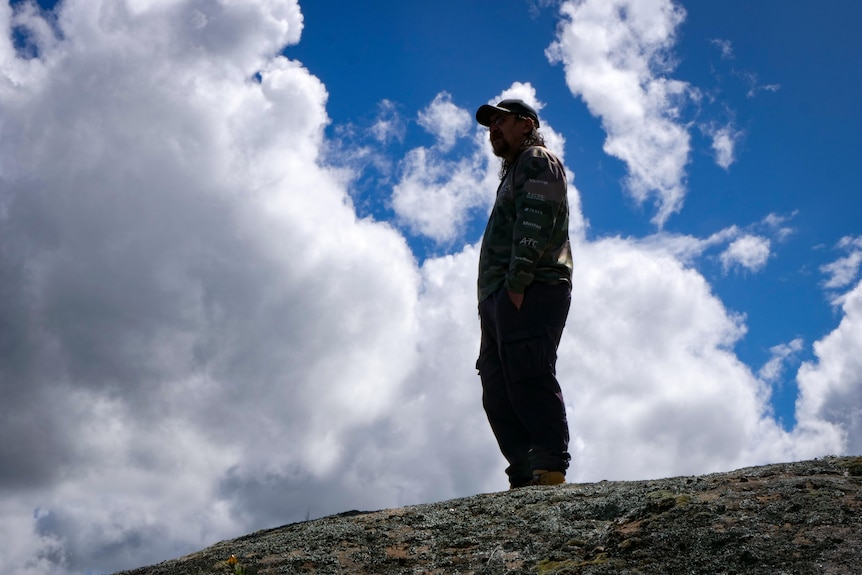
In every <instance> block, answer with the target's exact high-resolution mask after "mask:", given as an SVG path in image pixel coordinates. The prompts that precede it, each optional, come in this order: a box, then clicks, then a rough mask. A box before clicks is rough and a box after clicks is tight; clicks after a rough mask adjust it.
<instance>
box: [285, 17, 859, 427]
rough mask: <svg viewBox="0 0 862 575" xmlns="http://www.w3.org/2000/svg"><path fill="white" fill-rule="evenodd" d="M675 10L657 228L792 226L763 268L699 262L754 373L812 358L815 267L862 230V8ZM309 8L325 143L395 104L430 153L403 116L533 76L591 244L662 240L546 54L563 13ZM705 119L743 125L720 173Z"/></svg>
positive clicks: (308, 57) (831, 322)
mask: <svg viewBox="0 0 862 575" xmlns="http://www.w3.org/2000/svg"><path fill="white" fill-rule="evenodd" d="M679 6H682V7H683V8H684V9H685V20H684V21H683V22H682V23H681V24H680V25H679V27H678V29H677V31H676V41H675V42H674V43H673V44H672V45H671V46H670V47H669V48H668V50H667V52H666V57H667V58H668V60H669V61H670V62H671V63H672V67H671V68H670V69H668V70H667V71H666V72H665V76H666V77H668V78H672V79H676V80H681V81H683V82H686V83H688V84H690V86H691V87H692V88H693V89H694V90H697V92H698V94H699V95H698V100H697V101H694V99H693V98H687V99H685V100H684V101H683V102H682V106H681V107H682V110H681V117H680V122H681V123H683V124H690V125H691V127H690V130H689V132H690V134H691V137H692V142H691V147H692V149H691V152H690V154H689V156H688V161H687V163H686V169H685V179H684V185H685V188H686V192H687V193H686V196H685V201H684V205H683V207H682V209H681V210H680V211H679V213H677V214H674V215H673V216H672V217H671V218H669V220H668V221H667V223H666V224H665V225H664V226H663V231H665V232H667V233H671V234H684V235H693V236H697V237H701V238H704V237H708V236H710V235H711V234H713V233H716V232H718V231H720V230H722V229H725V228H728V227H730V226H733V225H736V226H739V227H749V226H757V224H758V223H759V222H761V221H762V220H763V219H764V218H765V217H767V216H768V215H770V214H774V215H777V216H780V217H783V218H787V219H788V226H789V228H791V229H792V233H791V234H789V235H788V236H787V237H786V238H785V239H784V240H783V241H782V242H781V243H780V244H777V245H774V246H773V248H772V251H771V252H770V256H769V260H768V263H767V264H766V265H765V266H764V267H763V269H761V270H758V271H757V272H756V273H755V272H751V271H750V270H746V269H732V270H725V269H723V267H722V265H721V263H720V262H719V261H717V256H718V253H709V254H706V257H704V258H702V259H700V260H699V261H697V262H695V264H694V265H695V267H696V268H697V269H698V270H700V271H701V272H702V273H703V274H704V275H705V276H706V277H707V278H708V280H709V281H710V283H711V285H712V287H713V289H714V290H715V292H716V294H717V295H718V296H719V297H720V298H721V299H722V301H724V302H725V304H726V305H727V306H728V307H729V308H730V309H732V310H734V311H736V312H739V313H744V314H745V316H746V318H747V319H746V324H747V326H748V333H747V335H746V336H745V337H744V338H742V339H741V340H740V341H739V342H738V343H737V345H736V347H735V350H736V352H737V353H738V354H739V356H740V357H741V358H742V359H743V360H744V361H746V362H747V363H749V364H750V365H751V366H752V367H754V368H757V367H758V366H760V365H762V364H764V363H766V362H767V361H768V360H769V358H770V357H771V353H770V349H771V348H772V347H774V346H776V345H780V344H784V343H786V342H789V341H792V340H794V339H796V338H802V339H803V341H804V342H805V343H806V344H807V345H806V346H805V349H804V350H800V352H799V353H798V354H796V356H795V358H794V361H795V362H797V364H798V362H799V361H802V360H805V359H810V358H811V357H812V352H811V349H810V344H811V343H812V342H813V341H814V340H815V339H817V338H819V337H820V336H821V335H823V334H825V333H827V332H828V331H830V330H831V329H832V328H834V326H835V325H836V322H837V321H838V319H839V317H838V316H837V315H836V313H835V312H834V310H833V309H832V306H831V305H830V304H829V302H828V300H827V298H826V296H825V295H824V290H823V289H822V282H823V277H822V274H821V273H820V272H819V271H818V270H819V268H820V266H822V265H824V264H826V263H828V262H831V261H833V260H835V259H836V253H840V252H836V251H835V249H834V248H835V246H836V244H837V243H838V242H839V241H840V240H841V238H842V237H845V236H856V235H858V233H859V224H858V217H857V216H856V214H858V213H859V209H860V206H859V203H860V201H862V200H860V199H859V197H858V195H857V194H854V193H852V190H853V186H854V182H853V180H852V179H851V178H853V176H852V175H851V166H852V165H853V162H852V160H851V156H852V155H855V153H856V151H857V150H859V148H860V133H862V131H860V111H859V108H858V105H857V102H858V101H859V98H860V95H862V84H860V82H862V80H860V76H859V74H857V73H855V71H854V66H855V65H854V63H853V58H852V56H851V55H852V54H858V53H859V52H860V49H862V41H860V40H859V37H858V34H857V33H856V31H855V29H854V28H853V26H852V25H849V24H847V22H850V21H853V15H854V14H855V15H859V12H860V11H862V8H860V7H859V6H858V5H857V4H856V3H852V2H840V3H838V6H837V9H829V10H826V9H823V8H822V7H817V6H814V5H812V4H810V3H803V2H797V3H793V2H791V3H787V2H778V1H775V2H757V3H754V4H752V3H751V2H743V1H739V2H726V3H722V4H720V5H716V4H711V3H707V4H697V5H690V4H688V3H686V4H679ZM333 13H335V14H338V15H339V16H338V17H337V18H332V17H331V15H332V14H333ZM303 14H304V16H305V21H304V23H305V33H304V39H303V41H302V42H300V43H299V44H298V45H297V46H292V47H290V48H288V49H287V50H285V54H286V55H287V56H288V57H291V58H296V59H298V60H300V61H301V62H303V64H305V65H306V66H308V67H309V69H311V70H314V71H315V73H316V74H317V75H318V77H320V78H321V79H322V80H323V81H324V83H325V84H326V85H327V88H328V89H329V92H330V96H329V101H328V105H327V111H328V113H329V115H330V117H331V118H332V124H331V125H330V127H329V131H330V133H333V132H335V131H337V129H338V127H340V126H342V125H345V124H359V125H362V124H363V122H364V123H366V124H368V123H371V122H373V121H375V119H376V114H375V112H376V106H377V105H378V103H379V102H380V101H381V100H383V99H386V100H389V101H391V102H392V103H393V104H394V105H395V109H396V110H397V111H398V113H399V114H401V115H403V116H404V123H405V125H404V134H403V141H402V142H398V143H399V144H402V145H403V147H406V148H409V147H412V146H416V145H427V144H428V142H429V140H430V137H429V135H428V134H427V133H426V132H425V131H424V130H423V129H422V128H421V127H420V126H418V125H416V123H415V118H411V117H410V112H411V110H416V109H420V108H422V107H423V106H424V105H426V104H427V102H428V100H429V96H430V95H431V94H436V93H437V92H439V91H440V90H446V91H447V92H448V93H449V94H451V95H452V99H453V101H454V102H455V103H456V104H458V105H460V106H463V107H465V108H468V109H473V108H475V107H476V106H478V105H479V104H481V103H484V101H485V100H487V99H488V93H489V92H494V91H495V90H497V89H499V88H500V87H502V86H505V85H506V84H507V83H509V82H511V81H518V80H520V81H529V82H530V83H531V84H532V85H533V86H534V87H535V88H536V92H537V95H538V96H539V98H540V99H541V100H542V101H543V102H545V103H546V108H545V109H544V110H543V117H545V118H547V120H548V121H550V122H552V123H553V125H554V127H555V128H556V129H558V130H559V131H560V132H561V133H562V135H563V136H564V137H565V138H566V148H567V153H568V157H569V158H570V159H569V163H570V166H571V169H573V170H574V172H575V176H576V181H575V182H576V185H577V187H578V189H579V190H580V193H581V195H582V198H583V205H584V215H585V217H586V218H587V219H588V220H589V223H590V227H589V230H588V237H591V238H598V237H603V236H609V235H610V236H613V235H621V236H634V237H644V236H647V235H650V234H653V233H655V232H656V231H657V228H656V226H655V225H654V224H653V223H652V222H651V221H650V220H651V216H652V215H653V208H652V206H651V202H649V201H647V202H645V203H643V204H637V203H636V202H634V201H633V200H632V199H631V198H630V197H629V196H627V195H626V193H625V190H624V187H625V185H624V182H623V180H624V178H625V176H626V165H625V163H624V162H622V161H620V160H619V159H617V158H613V157H609V156H608V155H607V154H606V153H604V152H603V150H602V142H603V141H604V139H605V137H606V133H605V132H604V131H603V130H602V126H601V121H600V119H598V118H596V117H595V116H593V115H591V114H590V112H589V111H588V109H587V107H586V106H585V105H584V103H583V101H582V100H580V99H579V98H577V97H575V96H573V95H572V93H571V91H570V90H569V89H568V87H567V86H566V83H565V78H564V75H563V73H562V66H561V65H559V64H556V65H555V64H551V63H549V62H548V58H547V57H546V55H545V50H546V49H547V48H548V46H549V44H550V43H551V40H552V39H553V37H554V33H555V30H556V27H557V25H558V22H559V15H558V9H557V6H556V5H554V4H551V5H547V6H540V5H539V3H530V2H526V1H513V2H508V3H504V4H503V5H500V4H499V3H497V2H490V1H488V2H480V1H477V2H467V3H464V2H455V3H442V4H438V5H437V7H435V8H433V9H429V8H427V7H425V6H423V7H421V8H420V7H418V6H416V5H411V4H404V5H399V6H393V5H391V4H390V3H383V4H380V5H379V6H378V5H376V4H374V3H372V4H371V5H368V6H364V5H363V6H359V5H356V4H353V3H350V2H344V3H338V4H332V3H327V4H326V5H323V4H314V5H311V6H308V7H304V8H303ZM709 124H715V125H721V126H730V127H731V128H732V130H733V131H734V132H735V133H736V138H735V141H734V150H733V155H734V159H733V162H732V163H731V164H730V165H729V166H727V167H722V166H719V165H718V164H717V163H716V161H715V158H714V152H713V150H712V149H711V146H712V140H711V138H710V137H709V135H708V134H705V133H703V131H702V129H701V127H703V126H705V125H709ZM368 180H370V181H369V182H368V183H365V182H360V183H359V184H358V185H357V186H356V187H357V188H359V189H361V190H362V192H363V193H364V194H368V195H369V196H371V197H372V198H375V197H377V198H379V197H380V196H384V197H385V195H386V191H385V190H383V191H381V190H380V189H379V188H377V187H375V185H374V184H375V182H376V180H375V179H374V175H373V174H372V175H370V176H369V177H368ZM381 203H382V202H381ZM381 203H378V202H374V201H373V200H372V201H371V204H372V205H373V208H374V209H371V210H369V211H370V212H371V213H373V214H374V216H375V217H377V218H380V219H389V218H391V217H392V214H391V212H387V210H386V206H385V205H381ZM472 224H473V225H472V226H471V227H470V229H469V231H467V232H465V239H467V240H469V241H475V240H476V239H477V238H478V237H479V234H480V233H481V225H482V221H481V217H477V218H476V219H475V220H474V221H473V222H472ZM408 238H409V239H410V240H411V245H412V246H413V247H414V250H415V252H416V253H417V255H418V256H419V257H422V256H423V254H424V251H425V250H426V249H429V246H428V245H427V244H425V243H423V242H422V241H421V238H416V237H409V236H408ZM430 249H432V251H433V250H434V246H431V247H430ZM710 256H711V257H710ZM793 374H794V371H792V370H791V371H786V372H785V377H784V379H783V380H782V382H781V384H780V385H777V386H776V387H775V389H774V391H773V405H774V407H775V409H776V414H777V415H778V417H779V418H780V419H781V420H782V421H783V422H784V424H785V426H787V427H792V425H793V424H794V422H795V415H794V402H795V400H796V396H797V389H796V385H795V381H794V378H793Z"/></svg>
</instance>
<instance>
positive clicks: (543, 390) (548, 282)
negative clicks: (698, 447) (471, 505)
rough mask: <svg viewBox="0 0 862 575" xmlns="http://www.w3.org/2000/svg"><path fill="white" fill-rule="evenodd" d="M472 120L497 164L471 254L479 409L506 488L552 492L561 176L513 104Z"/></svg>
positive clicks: (561, 454) (558, 396)
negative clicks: (503, 463) (475, 257)
mask: <svg viewBox="0 0 862 575" xmlns="http://www.w3.org/2000/svg"><path fill="white" fill-rule="evenodd" d="M476 120H477V121H478V122H479V123H480V124H481V125H483V126H487V127H488V132H489V138H490V141H491V146H492V147H493V149H494V154H495V155H497V156H499V157H500V158H501V159H502V161H503V165H502V168H501V170H500V180H501V181H500V187H499V188H497V200H496V202H495V203H494V208H493V209H492V211H491V216H490V218H489V219H488V226H487V227H486V228H485V235H484V237H483V239H482V248H481V250H480V252H479V281H478V288H479V319H480V321H481V326H482V341H481V346H480V350H479V359H478V361H477V362H476V369H478V370H479V376H480V378H481V380H482V404H483V406H484V408H485V413H486V414H487V416H488V421H489V422H490V424H491V429H492V430H493V432H494V435H495V436H496V438H497V443H498V444H499V446H500V451H501V452H502V453H503V456H504V457H505V458H506V460H507V461H508V462H509V467H508V468H507V469H506V474H507V475H508V476H509V485H510V487H511V488H513V489H514V488H517V487H523V486H526V485H557V484H560V483H564V482H565V473H566V469H567V468H568V466H569V459H570V457H569V453H568V451H567V450H568V443H569V428H568V423H567V422H566V407H565V404H564V403H563V395H562V392H561V390H560V385H559V383H558V382H557V378H556V361H557V347H558V346H559V343H560V336H561V335H562V333H563V327H564V326H565V323H566V317H567V316H568V313H569V302H570V299H571V297H570V296H571V282H572V255H571V248H570V245H569V232H568V228H569V204H568V200H567V198H566V173H565V170H564V168H563V165H562V163H561V162H560V160H559V159H557V157H556V156H554V155H553V154H551V153H550V152H549V151H548V150H547V149H546V148H545V142H544V139H543V138H542V136H541V134H539V132H538V128H539V117H538V115H537V114H536V111H535V110H534V109H533V108H532V107H531V106H529V105H527V104H526V103H524V102H523V101H522V100H503V101H502V102H500V103H499V104H497V105H496V106H490V105H484V106H481V107H480V108H479V109H478V110H477V111H476Z"/></svg>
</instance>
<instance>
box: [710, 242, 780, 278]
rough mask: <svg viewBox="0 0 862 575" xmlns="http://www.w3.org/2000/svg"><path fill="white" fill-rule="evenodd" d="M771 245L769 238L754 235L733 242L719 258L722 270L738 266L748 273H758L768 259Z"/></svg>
mask: <svg viewBox="0 0 862 575" xmlns="http://www.w3.org/2000/svg"><path fill="white" fill-rule="evenodd" d="M771 243H772V242H770V240H769V238H764V237H761V236H754V235H744V236H742V237H740V238H738V239H736V240H734V241H733V242H732V243H731V244H730V245H729V246H728V247H727V249H726V250H724V251H723V252H722V253H721V256H720V259H721V263H722V265H723V266H724V270H725V271H728V270H729V269H731V268H732V267H734V266H739V267H742V268H745V269H747V270H749V271H753V272H756V271H759V270H760V269H762V268H763V266H765V265H766V262H767V260H768V259H769V254H770V246H771Z"/></svg>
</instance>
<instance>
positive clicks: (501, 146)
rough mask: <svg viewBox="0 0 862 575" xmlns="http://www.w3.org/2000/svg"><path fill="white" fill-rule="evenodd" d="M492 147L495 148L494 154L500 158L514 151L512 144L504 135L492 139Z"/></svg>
mask: <svg viewBox="0 0 862 575" xmlns="http://www.w3.org/2000/svg"><path fill="white" fill-rule="evenodd" d="M491 148H492V149H493V150H494V155H495V156H497V157H498V158H505V157H506V156H508V155H509V154H510V153H511V152H512V145H511V144H509V142H507V141H506V139H505V138H503V137H500V138H497V139H496V140H491Z"/></svg>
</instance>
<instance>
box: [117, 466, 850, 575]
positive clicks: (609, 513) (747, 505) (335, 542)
mask: <svg viewBox="0 0 862 575" xmlns="http://www.w3.org/2000/svg"><path fill="white" fill-rule="evenodd" d="M860 485H862V457H830V458H825V459H819V460H815V461H804V462H798V463H787V464H779V465H767V466H764V467H752V468H747V469H741V470H738V471H733V472H731V473H717V474H712V475H705V476H700V477H676V478H670V479H661V480H655V481H628V482H611V481H603V482H601V483H592V484H567V485H562V486H557V487H528V488H524V489H519V490H516V491H510V492H503V493H490V494H485V495H476V496H474V497H467V498H465V499H456V500H452V501H444V502H441V503H433V504H429V505H417V506H413V507H405V508H401V509H387V510H383V511H375V512H349V513H344V514H341V515H337V516H332V517H325V518H323V519H318V520H315V521H307V522H303V523H295V524H292V525H286V526H284V527H279V528H276V529H270V530H267V531H260V532H257V533H253V534H251V535H247V536H245V537H240V538H239V539H235V540H232V541H223V542H221V543H218V544H216V545H213V546H212V547H209V548H207V549H204V550H203V551H200V552H198V553H194V554H192V555H189V556H187V557H183V558H180V559H176V560H172V561H166V562H164V563H160V564H159V565H155V566H152V567H144V568H141V569H135V570H133V571H126V572H124V575H201V574H225V575H229V574H236V575H239V574H243V573H244V574H245V575H264V574H272V575H275V574H294V573H316V574H321V575H323V574H346V573H351V574H352V573H369V574H371V573H377V574H387V575H388V574H396V573H397V574H402V573H415V574H420V573H422V574H425V573H428V574H446V575H453V574H502V573H511V574H516V573H524V574H526V573H541V574H548V575H550V574H584V575H586V574H590V575H599V574H615V575H626V574H631V575H634V574H656V575H658V574H661V575H676V574H680V575H682V574H708V575H723V574H727V575H730V574H735V573H740V574H742V573H745V574H770V575H780V574H794V575H795V574H799V575H802V574H822V575H829V574H834V575H838V574H842V575H859V574H860V573H862V490H860ZM231 555H233V556H234V557H235V558H236V563H235V564H234V563H233V562H232V561H230V562H229V561H228V560H229V558H230V557H231Z"/></svg>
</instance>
